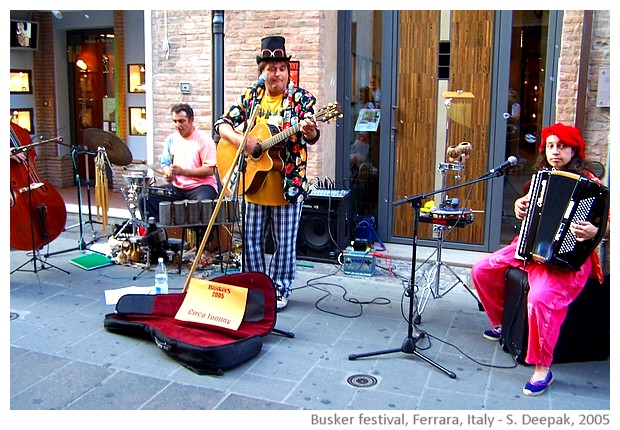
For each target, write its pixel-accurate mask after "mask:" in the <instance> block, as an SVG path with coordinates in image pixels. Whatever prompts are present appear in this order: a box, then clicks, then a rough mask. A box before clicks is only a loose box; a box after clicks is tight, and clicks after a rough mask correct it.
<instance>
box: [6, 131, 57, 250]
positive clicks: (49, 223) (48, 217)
mask: <svg viewBox="0 0 620 430" xmlns="http://www.w3.org/2000/svg"><path fill="white" fill-rule="evenodd" d="M53 140H56V139H53ZM31 144H32V139H31V138H30V134H28V131H27V130H25V129H24V128H22V127H20V126H19V125H17V124H15V123H14V122H12V121H11V169H10V174H11V178H10V182H11V189H10V199H11V239H10V244H11V247H13V248H16V249H19V250H23V251H28V250H32V251H34V250H38V249H41V248H42V247H43V246H45V245H47V244H48V243H50V242H51V241H53V240H54V239H56V238H57V237H58V236H59V235H60V234H61V233H62V232H63V230H64V228H65V224H66V222H67V208H66V207H65V202H64V200H63V198H62V196H61V195H60V193H59V192H58V191H57V190H56V189H55V188H54V187H53V186H52V185H51V184H49V183H47V182H45V181H44V180H43V179H42V178H41V176H40V175H39V173H38V172H37V168H36V166H35V163H34V159H35V156H36V151H35V150H34V149H33V148H32V147H31ZM24 147H25V148H26V149H24ZM19 148H21V150H20V149H19Z"/></svg>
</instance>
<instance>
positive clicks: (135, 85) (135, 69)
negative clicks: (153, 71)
mask: <svg viewBox="0 0 620 430" xmlns="http://www.w3.org/2000/svg"><path fill="white" fill-rule="evenodd" d="M145 73H146V70H145V69H144V64H128V65H127V77H128V79H129V81H128V85H129V92H130V93H144V92H146V78H145Z"/></svg>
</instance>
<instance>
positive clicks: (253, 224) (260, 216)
mask: <svg viewBox="0 0 620 430" xmlns="http://www.w3.org/2000/svg"><path fill="white" fill-rule="evenodd" d="M290 59H291V56H287V55H286V48H285V40H284V37H281V36H271V37H265V38H263V39H262V41H261V51H260V55H258V56H257V57H256V62H257V64H258V71H259V75H261V78H260V79H259V81H258V82H257V83H256V84H255V85H254V86H252V87H248V88H246V89H245V90H244V91H243V92H242V94H241V95H240V96H239V97H238V98H237V101H236V103H235V104H233V105H232V106H231V107H230V109H229V110H228V112H227V113H225V114H224V115H223V116H222V117H221V118H220V119H219V120H218V121H216V123H215V125H214V128H215V131H216V132H217V133H219V135H220V136H221V140H220V142H219V143H218V171H219V174H220V175H222V176H223V175H225V174H227V173H228V172H229V171H230V170H231V168H234V167H235V166H234V165H233V166H222V163H220V157H219V154H220V152H224V151H225V149H224V148H227V147H228V148H231V147H232V148H234V150H235V151H236V148H237V147H239V146H240V145H241V144H243V142H244V140H245V154H246V155H248V157H247V163H248V167H249V166H250V164H252V162H255V163H257V164H259V163H263V162H265V163H266V164H267V166H268V168H267V169H265V170H266V171H265V172H263V173H264V174H260V175H253V176H252V177H251V178H250V179H251V180H250V181H249V182H252V183H251V184H248V185H249V186H248V187H245V188H244V190H243V191H245V193H244V196H245V200H246V202H247V205H246V216H245V232H244V236H243V238H244V243H243V252H244V264H245V266H244V270H245V271H259V272H265V267H266V265H265V256H264V244H265V238H266V235H267V234H271V235H272V238H273V243H274V246H275V250H274V254H273V258H272V261H271V263H270V265H269V272H268V275H269V276H270V277H271V279H272V280H273V282H274V284H275V286H276V289H277V296H278V303H277V305H278V310H280V309H283V308H284V307H285V306H286V305H287V303H288V297H289V296H290V294H291V291H292V283H293V281H294V279H295V273H296V267H297V266H296V254H297V252H296V241H297V230H298V228H299V221H300V218H301V210H302V202H303V200H304V198H305V196H306V194H307V192H308V180H307V175H306V169H307V145H312V144H315V143H316V142H317V141H318V140H319V136H320V132H319V129H318V128H317V127H316V124H315V122H314V121H312V120H311V117H312V115H313V114H314V105H315V104H316V98H315V97H314V96H313V95H312V94H311V93H310V92H308V91H306V90H304V89H303V88H299V87H295V86H294V85H293V84H292V82H291V80H290ZM254 108H256V109H257V110H256V111H254V110H253V109H254ZM249 118H252V119H255V123H256V128H257V129H260V130H263V131H265V130H269V132H267V136H266V137H271V133H274V132H278V131H282V133H281V134H282V135H283V136H285V138H284V139H283V140H282V141H281V142H279V143H278V145H276V146H275V148H274V149H275V151H269V152H266V151H265V150H264V149H265V147H264V146H262V145H261V141H262V140H263V139H264V137H263V136H260V133H254V130H252V132H251V133H249V134H247V135H244V134H241V133H239V132H237V131H236V130H235V129H236V128H237V127H239V126H241V125H242V124H245V123H246V121H247V120H248V119H249ZM245 125H246V127H247V126H248V124H245ZM249 127H250V128H252V127H254V124H249ZM287 130H290V133H287ZM220 147H221V148H222V149H220ZM259 170H260V169H259ZM247 179H248V178H247V177H246V180H247ZM255 179H256V180H257V181H258V186H256V185H255V184H254V180H255ZM242 182H245V180H244V181H242ZM270 230H271V231H270Z"/></svg>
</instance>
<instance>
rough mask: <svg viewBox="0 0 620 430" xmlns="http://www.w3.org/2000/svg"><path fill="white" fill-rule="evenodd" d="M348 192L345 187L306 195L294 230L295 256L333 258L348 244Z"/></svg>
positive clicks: (327, 260) (329, 261)
mask: <svg viewBox="0 0 620 430" xmlns="http://www.w3.org/2000/svg"><path fill="white" fill-rule="evenodd" d="M317 191H323V192H321V193H319V192H317ZM349 195H350V193H349V191H348V190H316V191H315V192H313V193H312V194H311V195H310V196H308V197H307V198H306V200H305V201H304V205H303V210H302V212H301V220H300V222H299V231H298V232H297V258H298V259H300V260H310V261H319V262H327V263H334V262H336V261H337V260H336V258H337V257H338V254H339V253H340V252H341V251H342V250H343V249H345V248H346V247H347V245H348V244H349V237H348V236H349V235H348V229H347V222H348V218H349V206H350V202H349Z"/></svg>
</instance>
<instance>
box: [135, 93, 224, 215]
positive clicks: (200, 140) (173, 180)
mask: <svg viewBox="0 0 620 430" xmlns="http://www.w3.org/2000/svg"><path fill="white" fill-rule="evenodd" d="M170 111H171V113H172V122H173V123H174V126H175V128H176V132H174V133H172V134H170V135H169V136H168V137H167V138H166V142H165V143H164V148H163V151H162V155H161V168H162V170H163V173H164V179H165V180H166V181H167V183H166V184H165V185H163V186H161V187H158V188H162V189H165V190H166V192H162V193H158V194H155V193H149V195H147V196H140V199H139V207H140V210H141V211H142V212H143V213H142V218H143V220H145V221H147V220H148V219H149V218H150V217H153V218H155V221H159V203H160V202H163V201H169V202H173V201H178V200H185V199H187V200H198V201H200V200H207V199H209V200H216V199H217V198H218V194H219V193H218V186H217V178H216V176H215V166H216V165H215V151H216V148H215V142H214V141H213V138H212V137H211V135H210V134H209V133H207V132H206V131H203V130H199V129H197V128H196V126H195V125H194V110H193V109H192V108H191V106H189V105H188V104H185V103H181V104H177V105H174V106H172V108H171V109H170Z"/></svg>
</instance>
